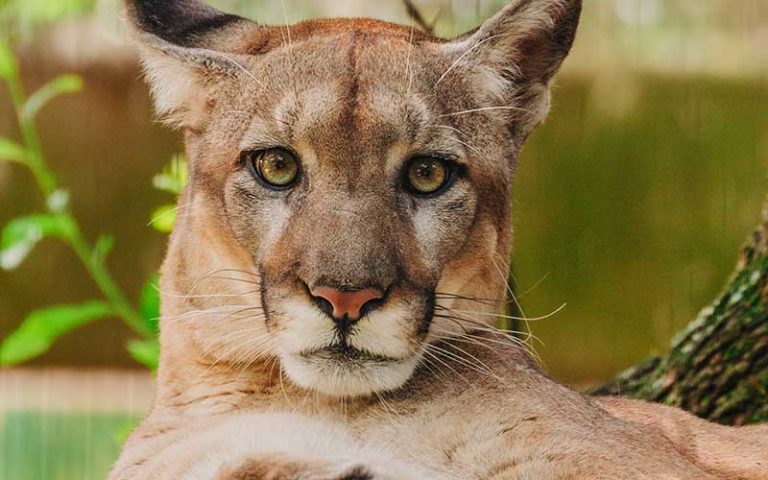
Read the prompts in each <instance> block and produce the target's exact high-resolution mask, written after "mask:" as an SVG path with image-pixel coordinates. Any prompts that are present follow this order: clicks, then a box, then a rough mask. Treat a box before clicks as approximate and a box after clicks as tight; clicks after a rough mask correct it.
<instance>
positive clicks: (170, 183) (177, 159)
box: [152, 155, 189, 195]
mask: <svg viewBox="0 0 768 480" xmlns="http://www.w3.org/2000/svg"><path fill="white" fill-rule="evenodd" d="M188 177H189V172H188V166H187V160H186V158H184V155H174V156H173V158H172V159H171V162H170V163H169V164H168V165H167V166H166V167H165V168H164V169H163V171H162V172H160V173H158V174H157V175H155V177H154V178H153V179H152V184H153V185H154V186H155V188H156V189H158V190H162V191H163V192H168V193H171V194H173V195H178V194H179V193H181V192H182V191H183V190H184V187H186V185H187V181H188Z"/></svg>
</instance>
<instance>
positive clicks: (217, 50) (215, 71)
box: [124, 0, 260, 127]
mask: <svg viewBox="0 0 768 480" xmlns="http://www.w3.org/2000/svg"><path fill="white" fill-rule="evenodd" d="M124 4H125V10H126V13H127V15H126V16H127V19H128V23H129V26H130V27H131V30H132V31H133V32H134V34H135V37H136V39H137V40H138V44H139V46H140V48H141V57H142V62H143V64H144V70H145V72H146V74H147V79H148V81H149V84H150V86H151V88H152V94H153V96H154V99H155V105H156V109H157V111H158V113H159V114H160V115H163V116H164V117H165V118H166V119H168V120H170V121H171V122H172V123H174V124H176V125H177V126H182V127H184V126H189V125H190V124H191V123H193V119H194V117H195V116H196V115H195V111H196V110H197V109H199V108H201V106H202V105H203V104H204V103H205V98H206V93H207V91H208V90H209V88H210V86H211V85H213V84H215V83H217V81H218V80H220V79H221V78H222V77H236V76H238V75H243V74H247V73H246V72H245V71H244V70H245V67H244V66H243V63H244V62H246V61H247V52H246V51H245V48H244V46H247V45H248V42H249V41H252V40H253V38H254V37H255V36H256V35H258V32H259V30H260V28H259V26H258V25H257V24H256V23H254V22H252V21H250V20H247V19H245V18H242V17H238V16H236V15H230V14H226V13H223V12H220V11H219V10H216V9H215V8H212V7H209V6H208V5H205V4H203V3H201V2H199V1H198V0H125V1H124Z"/></svg>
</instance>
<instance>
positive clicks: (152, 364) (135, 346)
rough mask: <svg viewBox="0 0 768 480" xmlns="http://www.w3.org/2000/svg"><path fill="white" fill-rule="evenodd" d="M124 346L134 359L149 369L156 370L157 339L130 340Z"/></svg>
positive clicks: (158, 358)
mask: <svg viewBox="0 0 768 480" xmlns="http://www.w3.org/2000/svg"><path fill="white" fill-rule="evenodd" d="M126 348H127V349H128V352H129V353H130V354H131V356H132V357H133V359H134V360H136V361H137V362H139V363H141V364H142V365H144V366H145V367H147V368H149V369H150V370H157V365H158V363H159V360H160V343H159V342H158V341H157V339H155V338H152V339H148V340H131V341H129V342H128V343H127V344H126Z"/></svg>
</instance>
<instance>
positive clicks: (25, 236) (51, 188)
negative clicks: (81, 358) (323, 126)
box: [0, 42, 187, 370]
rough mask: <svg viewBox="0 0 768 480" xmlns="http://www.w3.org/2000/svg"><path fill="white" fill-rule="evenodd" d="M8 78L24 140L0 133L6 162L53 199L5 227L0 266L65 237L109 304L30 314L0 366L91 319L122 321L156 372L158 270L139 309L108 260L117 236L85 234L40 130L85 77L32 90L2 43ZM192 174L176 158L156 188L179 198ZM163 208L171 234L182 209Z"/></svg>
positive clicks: (0, 66) (0, 347) (2, 71)
mask: <svg viewBox="0 0 768 480" xmlns="http://www.w3.org/2000/svg"><path fill="white" fill-rule="evenodd" d="M0 80H2V81H3V82H5V84H6V85H7V86H8V89H9V91H10V94H11V99H12V103H13V107H14V110H15V114H16V120H17V122H18V127H19V130H20V132H21V134H22V142H21V143H17V142H15V141H13V140H11V139H9V138H0V161H8V162H13V163H15V164H17V165H19V166H21V167H23V168H26V169H28V170H29V171H30V172H31V173H32V175H33V176H34V177H35V180H36V182H37V186H38V188H39V190H40V193H41V194H42V196H43V198H44V199H45V202H44V203H45V205H44V209H43V211H41V212H36V213H32V214H29V215H26V216H23V217H19V218H15V219H13V220H11V221H10V222H8V223H7V224H6V225H5V227H4V228H3V230H2V233H1V234H0V267H1V268H3V269H5V270H12V269H15V268H17V267H18V266H19V265H21V263H22V262H23V261H24V259H25V258H26V257H27V256H28V255H29V254H30V253H31V252H32V250H33V249H34V247H35V246H36V245H37V244H38V243H39V242H40V241H42V240H43V239H45V238H57V239H59V240H61V241H63V242H64V243H66V244H67V245H69V246H70V247H71V249H72V251H73V253H75V254H76V255H77V256H78V257H79V259H80V260H81V262H82V264H83V266H84V267H85V269H86V271H87V272H88V273H89V274H90V276H91V277H92V279H93V281H94V282H95V283H96V285H97V286H98V287H99V290H100V291H101V293H102V295H103V297H104V300H103V301H96V300H92V301H87V302H85V303H82V304H79V305H56V306H52V307H47V308H44V309H41V310H37V311H35V312H32V313H30V314H29V315H28V316H27V317H26V318H25V319H24V320H23V322H22V323H21V325H20V326H19V327H18V329H17V330H15V331H14V332H13V333H11V334H10V335H9V336H7V337H6V338H5V339H3V341H2V343H0V365H13V364H17V363H20V362H23V361H26V360H29V359H31V358H34V357H36V356H38V355H41V354H43V353H45V352H46V351H47V350H48V349H49V348H50V347H51V345H52V344H53V343H54V342H56V340H57V339H58V338H59V337H61V336H62V335H64V334H67V333H69V332H71V331H73V330H75V329H77V328H78V327H81V326H83V325H86V324H88V323H90V322H93V321H97V320H101V319H105V318H118V319H120V320H122V321H123V323H125V324H126V325H127V326H128V327H129V328H130V329H131V330H132V331H133V333H134V334H135V335H136V336H138V337H139V339H131V340H129V341H128V342H127V343H126V348H127V349H128V351H129V352H130V353H131V355H132V356H133V358H134V359H135V360H137V361H138V362H140V363H141V364H143V365H145V366H147V367H149V368H151V369H153V370H154V369H156V368H157V363H158V357H159V350H160V348H159V344H158V340H157V334H158V327H157V319H158V317H159V315H160V299H159V293H158V291H159V288H158V285H157V283H158V279H157V275H154V276H153V277H152V278H150V279H149V281H148V282H147V284H146V286H145V287H144V288H143V290H142V292H141V297H140V298H139V301H138V304H139V305H138V308H136V307H134V306H133V305H132V304H131V302H130V301H129V300H128V299H127V298H126V295H125V294H124V292H123V291H122V290H121V288H120V287H119V286H118V285H117V284H116V283H115V281H114V280H113V278H112V276H111V274H110V272H109V269H108V266H107V263H106V259H107V255H108V254H109V252H110V250H111V249H112V246H113V240H112V237H111V236H109V235H100V236H99V237H98V238H97V240H96V241H95V242H93V243H90V242H89V241H88V240H87V239H86V238H85V236H84V235H83V233H82V230H81V227H80V225H79V223H78V221H77V218H76V217H75V216H74V215H73V213H72V212H71V210H70V207H69V192H68V191H67V190H66V189H64V188H63V187H62V186H61V185H60V184H59V182H58V180H57V176H56V175H55V173H54V172H53V171H52V170H51V169H50V168H49V166H48V164H47V163H46V160H45V157H44V154H43V149H42V146H41V141H40V138H39V134H38V131H37V128H36V124H35V119H36V117H37V114H38V113H39V112H40V110H41V109H42V108H43V107H45V105H46V104H47V103H48V102H50V101H52V100H54V99H55V98H57V97H59V96H61V95H64V94H69V93H75V92H78V91H79V90H80V89H81V88H82V86H83V81H82V79H81V78H80V77H78V76H76V75H61V76H59V77H56V78H55V79H53V80H52V81H50V82H48V83H46V84H45V85H43V86H42V87H40V88H39V89H38V90H36V91H35V92H33V93H32V94H31V95H27V94H26V93H25V91H24V87H23V85H22V81H21V72H20V70H19V64H18V61H17V60H16V58H15V56H14V54H13V52H12V51H11V48H10V47H9V45H8V44H6V43H1V42H0ZM186 179H187V170H186V163H185V162H184V160H183V159H182V158H181V157H175V158H174V159H173V161H172V162H171V164H170V165H169V166H168V167H167V168H166V169H165V170H163V172H161V173H160V174H158V175H157V176H156V177H155V179H154V185H155V186H156V187H157V188H158V189H160V190H163V191H166V192H169V193H171V194H173V195H177V194H178V193H179V192H181V190H182V189H183V188H184V185H185V183H186ZM160 208H161V209H162V217H163V218H162V219H160V218H159V217H157V216H156V217H155V221H154V222H153V223H154V225H155V228H157V229H158V230H160V231H162V232H169V231H170V229H171V228H172V226H173V221H174V219H175V209H174V208H173V206H172V205H164V206H162V207H160Z"/></svg>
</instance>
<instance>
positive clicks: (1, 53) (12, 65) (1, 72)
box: [0, 42, 19, 81]
mask: <svg viewBox="0 0 768 480" xmlns="http://www.w3.org/2000/svg"><path fill="white" fill-rule="evenodd" d="M18 72H19V65H18V62H17V61H16V55H14V53H13V51H12V50H11V47H10V46H9V45H8V44H7V43H5V42H0V79H3V80H6V81H7V80H11V79H13V78H15V77H16V75H18Z"/></svg>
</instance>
